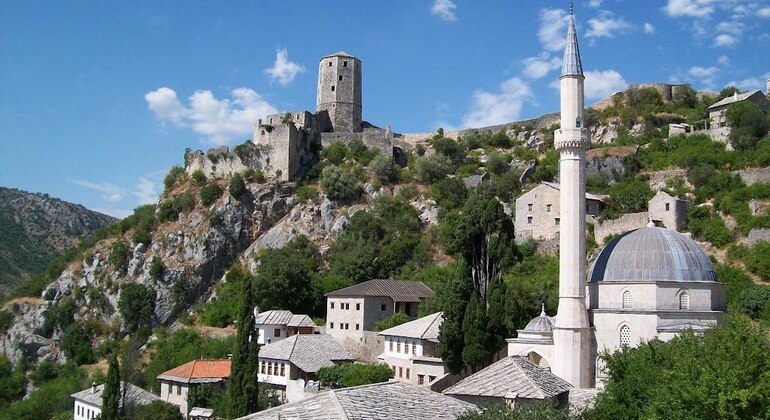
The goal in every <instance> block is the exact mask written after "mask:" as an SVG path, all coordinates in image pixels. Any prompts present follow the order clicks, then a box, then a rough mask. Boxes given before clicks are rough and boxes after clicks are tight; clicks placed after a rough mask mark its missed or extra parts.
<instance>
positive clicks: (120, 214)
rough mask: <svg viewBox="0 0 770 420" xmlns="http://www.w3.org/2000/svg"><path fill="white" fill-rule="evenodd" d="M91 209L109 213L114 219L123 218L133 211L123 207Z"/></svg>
mask: <svg viewBox="0 0 770 420" xmlns="http://www.w3.org/2000/svg"><path fill="white" fill-rule="evenodd" d="M91 210H93V211H97V212H99V213H102V214H107V215H110V216H112V217H114V218H116V219H125V218H126V217H128V216H130V215H131V214H132V213H133V211H131V210H125V209H107V208H92V209H91Z"/></svg>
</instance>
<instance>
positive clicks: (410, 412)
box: [241, 381, 478, 420]
mask: <svg viewBox="0 0 770 420" xmlns="http://www.w3.org/2000/svg"><path fill="white" fill-rule="evenodd" d="M471 410H473V411H477V410H478V408H476V406H474V405H473V404H469V403H466V402H464V401H460V400H457V399H455V398H452V397H449V396H446V395H442V394H439V393H437V392H433V391H431V390H429V389H427V388H425V387H422V386H417V385H413V384H409V383H406V382H400V381H389V382H380V383H376V384H370V385H362V386H357V387H352V388H343V389H336V390H332V391H326V392H322V393H320V394H318V395H316V396H314V397H311V398H308V399H306V400H303V401H298V402H294V403H289V404H285V405H282V406H279V407H275V408H271V409H269V410H265V411H261V412H259V413H254V414H250V415H248V416H245V417H241V420H246V419H248V420H267V419H279V418H280V419H282V420H306V419H333V420H348V419H350V420H352V419H399V420H411V419H414V420H426V419H437V420H438V419H455V418H457V417H458V416H459V415H461V414H463V413H465V412H468V411H471Z"/></svg>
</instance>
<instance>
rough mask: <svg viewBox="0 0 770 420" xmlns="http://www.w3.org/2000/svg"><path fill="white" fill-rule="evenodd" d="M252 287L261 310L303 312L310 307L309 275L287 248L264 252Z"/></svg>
mask: <svg viewBox="0 0 770 420" xmlns="http://www.w3.org/2000/svg"><path fill="white" fill-rule="evenodd" d="M259 262H260V265H259V269H258V271H257V275H256V277H255V281H254V286H255V289H256V290H258V292H257V293H256V296H255V299H256V300H255V303H256V306H259V308H260V309H261V310H270V309H286V310H289V311H292V312H295V313H297V312H305V311H306V310H307V308H310V307H312V306H313V293H312V287H311V274H312V273H311V271H310V270H309V269H308V267H307V266H306V265H305V264H301V263H300V264H298V262H301V261H300V260H299V258H298V255H297V254H296V253H294V252H291V251H290V250H289V249H287V248H282V249H267V250H264V251H263V254H262V255H261V256H260V257H259Z"/></svg>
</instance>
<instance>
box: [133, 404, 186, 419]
mask: <svg viewBox="0 0 770 420" xmlns="http://www.w3.org/2000/svg"><path fill="white" fill-rule="evenodd" d="M134 420H184V416H182V413H180V412H179V407H177V406H175V405H174V404H171V403H167V402H165V401H153V402H151V403H149V404H147V405H143V406H141V407H138V408H137V409H136V414H135V415H134Z"/></svg>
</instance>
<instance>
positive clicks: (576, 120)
mask: <svg viewBox="0 0 770 420" xmlns="http://www.w3.org/2000/svg"><path fill="white" fill-rule="evenodd" d="M581 124H582V122H581V121H580V117H578V118H575V127H577V128H580V125H581Z"/></svg>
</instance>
